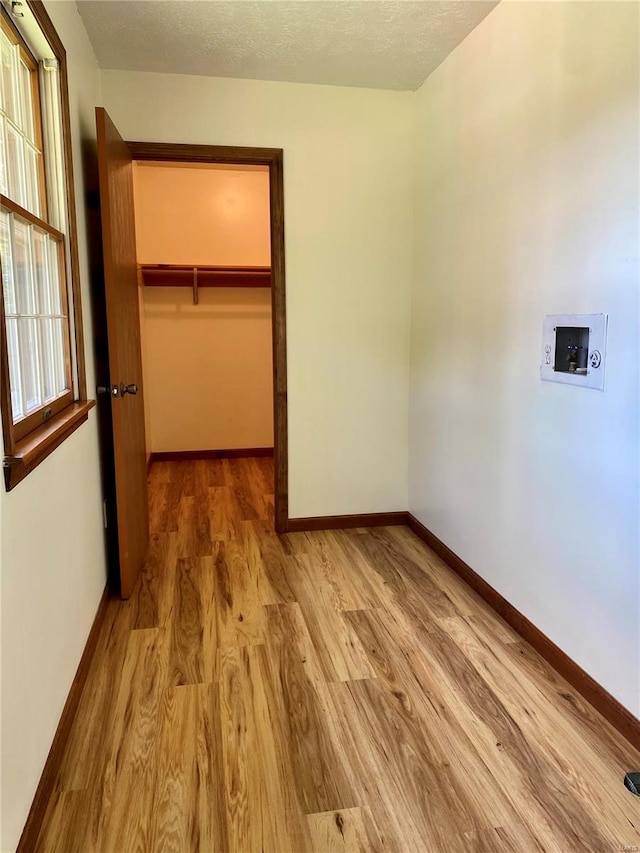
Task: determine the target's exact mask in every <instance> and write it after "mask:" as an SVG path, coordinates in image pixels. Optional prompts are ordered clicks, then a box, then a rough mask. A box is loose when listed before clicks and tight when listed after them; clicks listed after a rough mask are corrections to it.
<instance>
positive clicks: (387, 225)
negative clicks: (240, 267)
mask: <svg viewBox="0 0 640 853" xmlns="http://www.w3.org/2000/svg"><path fill="white" fill-rule="evenodd" d="M102 83H103V96H104V105H105V107H106V108H107V110H108V111H109V113H110V115H111V117H112V118H113V120H114V121H115V123H116V125H117V126H118V128H119V129H120V131H121V133H123V135H124V136H125V138H127V139H138V140H146V141H158V142H167V141H171V142H192V143H208V144H221V145H253V146H266V147H278V148H283V149H284V180H285V187H284V191H285V227H286V263H287V312H288V318H287V338H288V340H287V344H288V349H289V376H288V380H289V393H288V402H289V501H290V515H291V516H308V515H324V514H335V513H358V512H376V511H387V510H402V509H405V508H406V505H407V407H408V369H409V352H408V331H409V299H410V277H411V232H412V199H411V156H410V154H411V148H410V142H411V133H410V130H411V128H410V111H411V105H412V100H413V95H412V94H411V93H398V92H380V91H375V90H366V89H348V88H344V89H342V88H336V87H327V86H310V85H299V84H291V83H265V82H257V81H250V80H232V79H215V78H206V77H187V76H179V75H162V74H145V73H139V72H124V71H105V72H103V75H102Z"/></svg>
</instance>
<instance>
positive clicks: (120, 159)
mask: <svg viewBox="0 0 640 853" xmlns="http://www.w3.org/2000/svg"><path fill="white" fill-rule="evenodd" d="M96 128H97V150H98V172H99V178H100V214H101V219H102V249H103V257H104V296H105V305H106V320H107V338H108V352H109V379H108V381H106V382H104V384H105V385H106V386H112V385H120V384H123V383H124V384H125V385H128V384H130V383H133V384H135V385H137V386H138V392H137V394H135V395H133V394H127V395H120V396H117V397H112V396H110V395H105V396H104V397H102V398H101V400H102V401H103V404H104V405H109V406H110V409H111V420H112V427H113V458H114V467H115V493H116V505H117V516H118V549H119V562H120V593H121V595H122V597H123V598H128V597H129V596H130V595H131V592H132V591H133V588H134V586H135V583H136V581H137V578H138V574H139V573H140V570H141V568H142V565H143V563H144V560H145V557H146V554H147V546H148V543H149V505H148V494H147V457H146V453H147V451H146V442H145V428H144V399H143V394H144V388H143V381H142V352H141V346H140V310H139V301H138V280H137V262H136V240H135V217H134V208H133V165H132V161H131V155H130V153H129V149H128V148H127V146H126V144H125V142H124V140H123V139H122V137H121V136H120V134H119V133H118V129H117V128H116V127H115V125H114V124H113V122H112V121H111V119H110V118H109V116H108V114H107V113H106V111H105V110H104V109H103V108H102V107H96Z"/></svg>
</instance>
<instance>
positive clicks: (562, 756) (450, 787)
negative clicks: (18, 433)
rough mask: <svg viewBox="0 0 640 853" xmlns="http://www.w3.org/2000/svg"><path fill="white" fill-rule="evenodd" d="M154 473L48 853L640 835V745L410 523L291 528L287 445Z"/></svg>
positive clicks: (520, 843) (599, 843) (385, 846)
mask: <svg viewBox="0 0 640 853" xmlns="http://www.w3.org/2000/svg"><path fill="white" fill-rule="evenodd" d="M150 480H151V483H150V499H151V525H152V542H151V551H150V555H149V559H148V563H147V566H146V569H145V571H144V574H143V577H142V578H141V583H140V584H139V586H138V589H137V591H136V593H135V594H134V596H133V597H132V598H131V599H130V600H129V601H127V602H122V601H115V600H114V601H112V602H111V603H110V605H109V611H108V616H107V619H106V623H105V625H104V629H103V631H102V634H101V637H100V641H99V647H98V651H97V654H96V657H95V660H94V662H93V665H92V671H91V673H90V676H89V680H88V683H87V685H86V689H85V692H84V694H83V697H82V701H81V706H80V710H79V714H78V717H77V719H76V722H75V725H74V728H73V732H72V737H71V740H70V742H69V746H68V750H67V753H66V755H65V758H64V761H63V763H62V765H61V767H60V770H59V779H58V784H57V791H56V794H55V796H54V797H53V799H52V801H51V802H50V804H49V808H48V811H47V815H46V818H45V823H44V826H43V831H42V833H41V837H40V844H39V848H38V849H39V850H40V851H61V853H72V851H77V853H94V851H95V853H97V851H114V853H129V851H176V853H185V851H197V850H198V851H233V853H254V851H255V853H259V851H266V853H285V851H292V853H301V851H360V850H388V851H391V850H393V851H428V852H429V853H440V851H456V853H458V851H463V850H464V851H486V853H497V852H498V851H524V853H529V851H549V853H553V851H562V853H568V851H598V853H601V851H609V850H610V851H614V850H618V849H621V847H622V845H628V846H633V845H640V831H639V829H638V827H640V800H638V799H636V798H634V797H633V796H632V795H631V794H630V793H629V792H627V791H626V790H625V789H624V787H623V785H622V777H623V774H624V772H625V771H626V770H629V769H632V768H636V769H637V768H640V755H638V754H637V753H636V752H634V750H633V749H632V748H631V747H630V746H629V745H628V744H627V743H626V742H625V741H624V740H623V739H622V738H620V737H619V736H618V735H617V734H616V733H615V732H614V731H613V730H612V729H611V728H610V727H609V725H608V724H607V723H606V722H604V721H603V719H602V718H601V717H599V715H598V714H597V713H596V712H595V711H594V710H593V709H591V708H590V707H589V706H588V705H587V704H586V703H585V702H584V701H583V700H582V699H581V698H580V696H579V695H578V694H577V693H575V691H573V690H572V689H571V688H570V687H569V686H568V685H567V684H566V683H565V682H564V681H563V680H562V679H561V678H559V677H558V675H557V674H556V673H554V672H553V670H550V669H549V667H548V666H547V665H546V664H545V663H544V661H543V660H542V659H541V658H540V657H539V656H538V655H537V654H536V653H535V652H533V651H532V649H531V648H530V647H529V646H528V645H527V644H526V643H524V642H523V641H522V640H521V639H520V638H519V637H518V636H517V635H516V634H514V633H513V632H512V631H511V630H510V628H509V627H508V626H507V625H506V624H505V623H503V622H502V621H501V620H500V619H499V618H497V617H496V616H495V615H494V613H493V612H492V611H491V610H490V609H488V608H487V606H486V605H485V604H484V603H483V602H482V601H481V600H480V599H478V597H477V596H476V595H475V594H474V593H472V592H471V591H470V590H469V589H468V588H467V587H466V586H465V585H464V584H463V583H462V582H461V581H460V580H459V579H458V578H457V577H456V576H455V575H454V574H453V573H452V572H451V571H449V569H447V568H446V567H445V566H444V565H443V564H442V562H441V561H440V560H439V559H438V558H437V557H436V556H435V555H434V554H433V553H432V552H430V551H429V549H427V548H426V547H425V546H424V545H423V544H422V543H421V542H420V541H419V540H418V539H416V538H415V537H414V536H413V534H412V533H411V532H410V531H409V530H407V529H406V528H400V527H398V528H381V529H376V530H356V531H340V532H320V533H309V534H304V533H298V534H292V535H288V536H276V535H275V534H274V532H273V523H272V518H273V496H272V482H273V471H272V463H271V460H264V459H239V460H234V461H229V460H220V461H211V462H208V461H197V462H189V463H186V462H185V463H176V462H173V463H156V464H155V465H154V466H153V468H152V471H151V477H150Z"/></svg>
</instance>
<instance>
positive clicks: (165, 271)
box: [133, 161, 273, 463]
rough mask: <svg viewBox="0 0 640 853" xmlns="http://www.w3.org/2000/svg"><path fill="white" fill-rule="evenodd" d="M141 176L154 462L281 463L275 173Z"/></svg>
mask: <svg viewBox="0 0 640 853" xmlns="http://www.w3.org/2000/svg"><path fill="white" fill-rule="evenodd" d="M133 171H134V202H135V216H136V246H137V260H138V284H139V300H140V323H141V346H142V362H143V378H144V401H145V426H146V445H147V459H148V462H149V463H151V462H152V461H153V460H154V459H163V460H165V461H166V460H171V459H175V460H180V459H185V458H190V459H193V458H198V457H199V456H202V458H210V457H225V456H229V457H234V456H236V457H237V456H239V457H242V456H245V455H246V456H252V455H256V456H269V455H272V453H273V370H272V323H271V257H270V215H269V168H268V166H247V165H226V164H201V163H197V164H192V163H175V162H171V163H169V162H166V163H165V162H149V161H136V162H134V165H133Z"/></svg>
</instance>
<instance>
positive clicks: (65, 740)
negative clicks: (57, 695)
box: [18, 587, 109, 853]
mask: <svg viewBox="0 0 640 853" xmlns="http://www.w3.org/2000/svg"><path fill="white" fill-rule="evenodd" d="M108 607H109V591H108V589H107V588H106V587H105V590H104V592H103V593H102V597H101V599H100V603H99V604H98V609H97V611H96V615H95V617H94V620H93V624H92V625H91V631H90V632H89V636H88V638H87V642H86V644H85V647H84V651H83V653H82V658H81V659H80V663H79V664H78V669H77V670H76V674H75V676H74V679H73V684H72V685H71V690H70V691H69V695H68V696H67V701H66V702H65V705H64V708H63V710H62V715H61V716H60V722H59V723H58V728H57V729H56V733H55V736H54V738H53V743H52V745H51V749H50V750H49V755H48V756H47V760H46V762H45V765H44V770H43V771H42V776H41V777H40V782H39V783H38V788H37V790H36V794H35V797H34V798H33V803H32V805H31V809H30V811H29V816H28V818H27V822H26V823H25V826H24V829H23V831H22V835H21V836H20V841H19V843H18V851H20V853H22V851H25V853H26V851H28V850H33V849H34V847H35V845H36V842H37V840H38V835H39V833H40V829H41V827H42V822H43V820H44V816H45V812H46V809H47V806H48V802H49V800H50V798H51V796H52V792H53V791H54V790H55V785H56V781H57V775H58V772H59V768H60V765H61V762H62V760H63V757H65V752H66V753H68V747H69V743H70V736H71V732H72V730H74V726H73V724H74V721H75V718H76V716H77V714H78V708H79V707H80V702H81V699H82V692H83V690H84V688H85V685H86V683H87V678H88V677H89V672H90V669H91V665H92V662H93V658H94V654H95V651H96V646H97V644H98V641H99V638H100V636H101V631H102V628H103V625H104V622H105V618H106V615H107V610H108ZM65 805H68V804H65ZM61 831H64V827H61Z"/></svg>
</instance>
